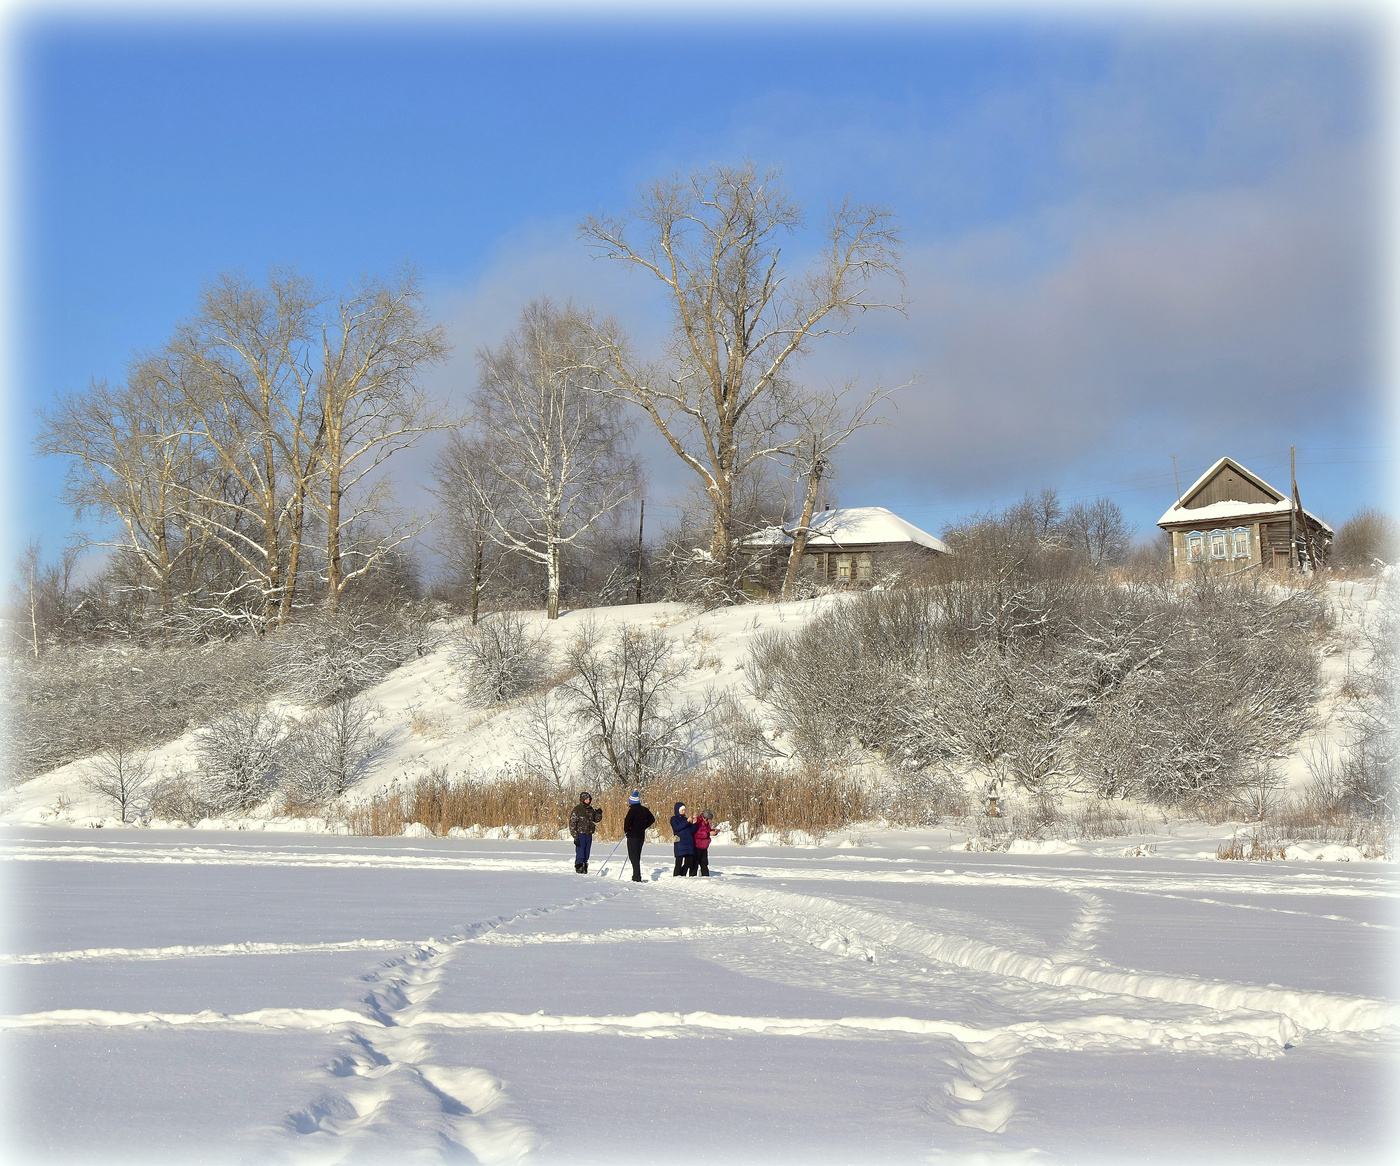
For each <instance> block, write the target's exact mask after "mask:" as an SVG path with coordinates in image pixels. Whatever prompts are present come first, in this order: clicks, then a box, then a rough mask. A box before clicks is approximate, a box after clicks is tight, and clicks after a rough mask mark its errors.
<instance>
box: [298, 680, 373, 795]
mask: <svg viewBox="0 0 1400 1166" xmlns="http://www.w3.org/2000/svg"><path fill="white" fill-rule="evenodd" d="M375 712H376V710H374V709H373V708H371V707H370V706H368V705H367V704H365V703H364V701H362V700H352V699H349V698H346V699H342V700H337V701H334V702H333V703H331V704H330V705H328V706H327V707H326V708H324V709H321V710H319V711H318V712H316V713H313V714H312V715H311V716H309V717H307V718H306V720H304V721H302V722H301V724H299V725H297V726H296V728H295V729H293V730H292V731H291V733H290V734H289V737H288V740H287V745H286V749H285V751H284V753H285V761H284V763H283V766H282V770H283V777H282V788H283V791H284V793H285V794H286V796H287V798H288V799H289V800H290V801H292V802H296V803H300V804H302V805H307V806H321V805H324V804H325V803H326V802H327V801H329V800H331V799H332V798H336V797H339V796H340V795H341V794H343V793H344V792H345V791H346V790H347V789H349V788H350V786H351V785H353V784H354V782H355V781H356V780H357V779H358V778H359V777H360V776H361V775H362V774H363V773H364V770H365V767H366V766H367V765H368V764H369V762H370V760H371V759H372V758H373V756H374V754H375V752H376V751H377V750H378V749H379V747H380V745H381V744H382V741H381V739H380V737H379V736H378V735H377V734H376V733H375V732H374V728H373V722H374V718H375Z"/></svg>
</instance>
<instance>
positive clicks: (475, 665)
mask: <svg viewBox="0 0 1400 1166" xmlns="http://www.w3.org/2000/svg"><path fill="white" fill-rule="evenodd" d="M451 651H452V662H453V664H454V665H455V666H456V668H457V671H458V672H459V673H460V674H461V677H462V682H463V684H464V686H465V688H466V691H467V696H468V699H469V700H470V701H472V703H474V704H478V705H483V706H491V705H498V704H503V703H504V702H506V701H508V700H514V699H515V698H516V697H519V696H524V695H525V694H527V693H529V692H532V691H534V690H535V689H537V688H539V687H540V685H541V684H542V683H543V681H544V679H545V676H546V674H547V672H548V669H549V647H548V645H547V644H546V643H545V640H544V636H543V635H542V634H541V632H540V630H539V629H538V628H537V627H536V626H535V625H534V624H533V623H532V622H531V621H529V620H527V619H526V618H525V617H524V616H522V615H521V614H520V612H518V611H498V612H496V613H495V614H494V615H490V616H487V617H486V618H485V619H483V620H482V621H481V622H480V623H478V624H477V625H476V626H475V627H462V628H461V629H460V630H459V631H458V632H457V633H456V635H455V636H454V638H453V640H452V648H451Z"/></svg>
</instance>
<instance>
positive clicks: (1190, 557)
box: [1186, 530, 1206, 563]
mask: <svg viewBox="0 0 1400 1166" xmlns="http://www.w3.org/2000/svg"><path fill="white" fill-rule="evenodd" d="M1205 557H1206V536H1205V535H1203V534H1198V533H1196V531H1194V530H1193V531H1192V532H1191V533H1190V534H1188V535H1187V536H1186V561H1187V562H1188V563H1199V562H1200V561H1201V560H1202V559H1204V558H1205Z"/></svg>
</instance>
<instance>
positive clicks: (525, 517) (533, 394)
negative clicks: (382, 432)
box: [463, 300, 640, 619]
mask: <svg viewBox="0 0 1400 1166" xmlns="http://www.w3.org/2000/svg"><path fill="white" fill-rule="evenodd" d="M596 332H597V326H596V325H595V323H594V321H593V320H592V319H591V318H590V317H589V316H587V315H586V314H585V313H583V312H581V311H579V310H578V309H576V308H574V307H572V306H566V307H564V308H556V307H555V306H554V305H553V304H552V303H550V302H549V301H548V300H537V301H535V302H533V303H531V304H528V305H527V306H526V307H525V309H524V310H523V311H522V312H521V315H520V323H519V326H518V327H517V328H516V329H515V331H514V332H512V333H511V334H510V335H509V336H508V337H506V339H505V340H504V341H502V343H501V344H500V345H498V346H497V347H496V348H494V349H492V348H483V349H482V350H481V352H480V353H479V354H478V359H479V361H480V365H481V378H480V382H479V384H478V387H477V392H476V398H475V410H474V418H475V424H476V427H477V429H478V431H479V432H480V433H481V435H482V436H483V437H484V438H485V440H484V441H483V442H482V444H481V446H480V449H481V451H482V454H483V457H482V459H481V460H480V461H479V462H475V463H471V464H467V465H464V467H463V468H464V469H465V470H466V471H467V473H468V474H469V475H471V476H472V481H473V488H474V490H475V492H476V496H477V498H478V499H479V500H480V502H481V504H482V505H483V506H484V507H485V508H486V509H487V510H488V512H489V513H490V515H491V519H492V530H493V537H495V538H496V540H497V541H498V542H499V543H500V544H501V545H502V546H503V547H506V548H508V549H510V550H513V551H516V552H518V553H519V554H521V555H524V556H526V557H527V558H530V559H533V560H534V561H535V562H537V563H540V564H541V565H542V566H543V567H544V569H545V577H546V587H547V592H546V601H545V607H546V614H547V616H548V618H550V619H557V618H558V616H559V584H560V577H561V570H560V562H561V555H562V553H563V551H564V550H565V548H567V547H569V546H571V545H573V544H575V543H576V542H577V541H578V540H579V538H580V537H581V536H583V535H584V534H585V533H586V532H587V531H589V530H591V529H592V528H593V527H594V525H595V524H596V523H597V522H598V521H599V520H600V519H602V518H603V517H604V515H607V514H610V513H611V512H612V511H613V510H615V509H616V508H617V507H618V506H620V505H621V504H622V503H623V502H625V501H626V500H627V499H628V498H631V497H632V496H633V495H634V494H635V493H636V489H637V484H638V481H639V478H640V467H639V465H638V463H637V460H636V458H635V457H633V456H632V454H631V452H630V449H629V444H630V440H631V434H632V427H631V425H630V423H629V422H628V421H627V420H626V419H625V418H624V417H623V416H622V410H621V409H620V408H619V405H618V403H617V401H615V400H614V399H613V398H612V397H610V396H609V395H608V394H607V393H606V392H604V391H602V390H603V388H604V386H605V383H606V382H605V380H604V376H603V374H602V372H601V371H600V370H599V369H598V367H597V352H596V349H595V347H594V344H593V337H594V335H595V334H596Z"/></svg>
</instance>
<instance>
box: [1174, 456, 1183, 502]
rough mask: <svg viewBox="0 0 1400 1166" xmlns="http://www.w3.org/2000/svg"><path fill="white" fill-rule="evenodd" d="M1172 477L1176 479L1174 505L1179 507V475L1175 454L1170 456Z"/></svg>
mask: <svg viewBox="0 0 1400 1166" xmlns="http://www.w3.org/2000/svg"><path fill="white" fill-rule="evenodd" d="M1172 477H1173V478H1175V479H1176V504H1177V505H1178V506H1180V505H1181V475H1180V474H1179V473H1177V469H1176V454H1172Z"/></svg>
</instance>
